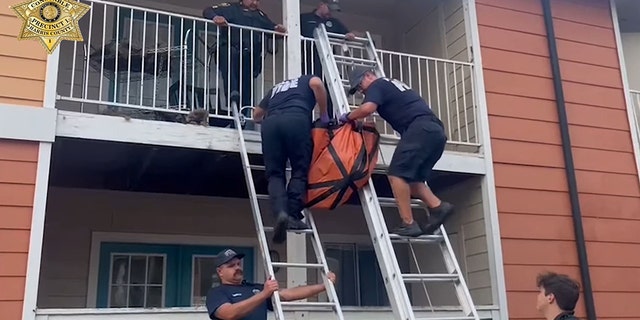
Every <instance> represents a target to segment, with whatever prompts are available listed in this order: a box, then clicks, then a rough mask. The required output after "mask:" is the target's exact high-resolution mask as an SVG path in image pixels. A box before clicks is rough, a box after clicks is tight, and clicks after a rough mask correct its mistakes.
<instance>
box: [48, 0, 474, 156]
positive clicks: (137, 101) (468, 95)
mask: <svg viewBox="0 0 640 320" xmlns="http://www.w3.org/2000/svg"><path fill="white" fill-rule="evenodd" d="M81 1H82V2H85V3H87V4H88V5H90V6H91V10H90V11H89V13H88V14H87V15H88V17H85V18H83V19H82V20H81V29H82V33H83V35H84V36H85V41H84V42H66V43H63V44H62V45H61V53H60V65H59V73H58V85H57V93H58V102H57V105H56V107H57V108H59V109H64V110H70V111H78V112H86V113H99V114H112V115H122V116H125V117H132V118H142V119H151V120H161V121H175V122H189V123H194V122H195V123H198V121H193V119H192V118H191V116H188V115H189V114H190V113H191V112H192V111H193V110H195V109H200V110H207V112H206V113H204V112H203V113H201V116H202V119H204V121H203V122H201V123H200V124H206V125H216V126H227V125H230V124H231V123H232V113H231V110H230V109H229V106H228V105H229V103H228V102H229V98H230V96H231V92H233V91H234V90H238V91H239V92H240V97H239V98H238V100H239V102H240V105H241V106H252V105H255V104H257V103H258V102H259V101H260V99H261V98H262V97H263V95H264V94H265V93H266V92H267V91H268V90H269V89H270V88H271V87H272V85H274V84H276V83H278V82H280V81H282V80H284V79H285V76H286V74H287V72H286V71H287V56H286V53H285V51H286V50H285V49H286V46H287V41H288V37H287V35H284V34H279V33H276V32H274V31H267V30H261V29H256V28H249V27H244V26H237V25H231V26H230V27H218V26H216V25H215V24H213V23H212V22H211V21H209V20H207V19H204V18H200V17H193V16H187V15H181V14H176V13H171V12H166V11H160V10H154V9H147V8H142V7H136V6H131V5H126V4H120V3H113V2H109V1H104V0H81ZM229 38H230V39H231V41H230V42H231V43H232V44H234V43H235V44H236V45H235V46H234V45H232V46H229V45H227V44H226V43H228V42H229V41H227V39H229ZM249 39H252V41H249ZM241 43H243V44H244V45H240V44H241ZM345 45H346V44H345V42H344V41H337V42H336V43H334V46H335V50H338V51H339V50H347V51H348V54H350V55H351V56H354V57H360V58H364V57H365V56H364V52H362V50H361V49H359V48H356V47H355V46H348V45H346V47H345ZM232 50H239V51H241V53H238V52H237V51H236V52H232ZM311 50H315V43H314V42H313V39H303V41H302V52H301V54H302V61H303V62H302V70H303V72H304V73H311V72H312V71H313V70H314V69H317V68H319V67H320V66H319V65H317V63H316V62H314V60H313V59H306V58H305V57H310V56H311V52H310V51H311ZM338 51H336V52H338ZM234 53H235V54H234ZM377 54H378V57H379V59H380V61H381V63H382V64H383V67H384V70H385V72H386V75H387V76H389V77H395V78H397V79H400V80H402V81H404V82H405V83H407V84H408V85H410V86H411V87H412V88H413V89H414V90H417V91H418V92H419V93H420V94H421V95H422V96H423V97H424V98H425V100H427V101H428V103H429V105H430V106H431V107H432V109H433V110H434V112H435V113H436V114H437V115H438V116H439V117H440V118H441V119H442V121H443V122H444V124H445V127H446V130H447V136H448V137H449V143H450V144H456V145H469V146H478V145H479V140H478V132H477V126H476V111H477V109H476V105H477V104H476V102H475V99H476V98H475V92H474V84H473V81H472V79H473V78H472V73H473V68H474V66H473V64H471V63H464V62H458V61H452V60H443V59H437V58H430V57H425V56H419V55H412V54H406V53H398V52H393V51H387V50H378V52H377ZM342 72H343V74H344V75H345V76H346V75H347V74H348V70H347V68H346V67H343V69H342ZM229 84H230V85H229ZM361 99H362V97H361V96H358V95H356V96H354V97H352V98H351V101H352V106H353V107H355V106H356V105H357V104H358V102H359V101H360V100H361ZM247 115H248V114H247ZM371 120H372V121H374V122H376V124H377V126H378V129H379V130H380V132H381V134H383V136H386V137H388V138H395V137H396V134H395V133H394V132H393V130H392V129H391V127H390V126H389V125H388V124H386V123H385V122H384V121H382V119H380V118H379V117H378V116H373V117H372V118H371Z"/></svg>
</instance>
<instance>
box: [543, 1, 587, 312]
mask: <svg viewBox="0 0 640 320" xmlns="http://www.w3.org/2000/svg"><path fill="white" fill-rule="evenodd" d="M541 1H542V9H543V14H544V25H545V28H546V30H547V39H548V42H549V57H550V60H551V71H552V74H553V87H554V90H555V94H556V105H557V109H558V121H559V122H560V135H561V138H562V153H563V155H564V162H565V171H566V175H567V183H568V185H569V199H570V201H571V216H572V217H573V228H574V233H575V236H576V246H577V249H578V262H579V264H580V276H581V278H582V287H583V291H584V302H585V305H586V309H587V319H589V320H596V319H597V318H596V308H595V304H594V301H593V290H592V288H591V276H590V275H589V261H588V259H587V246H586V244H585V238H584V229H583V227H582V213H581V211H580V201H579V198H578V184H577V182H576V171H575V167H574V165H573V152H572V151H571V137H570V135H569V122H568V121H567V110H566V106H565V101H564V91H563V89H562V76H561V74H560V62H559V60H558V59H559V58H558V48H557V46H556V35H555V31H554V28H553V16H552V15H551V0H541Z"/></svg>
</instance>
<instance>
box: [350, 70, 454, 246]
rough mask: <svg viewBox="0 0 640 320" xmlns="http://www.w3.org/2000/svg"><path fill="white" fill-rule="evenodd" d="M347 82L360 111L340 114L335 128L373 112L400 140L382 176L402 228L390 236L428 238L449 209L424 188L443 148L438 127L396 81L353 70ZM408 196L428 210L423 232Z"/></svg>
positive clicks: (412, 93) (434, 118) (424, 106)
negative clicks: (359, 99)
mask: <svg viewBox="0 0 640 320" xmlns="http://www.w3.org/2000/svg"><path fill="white" fill-rule="evenodd" d="M349 82H350V88H349V94H354V93H356V91H360V92H362V93H364V94H365V96H364V101H362V104H361V105H360V107H359V108H357V109H355V110H353V111H351V112H346V113H343V114H342V116H340V122H343V123H344V122H349V121H353V120H358V119H362V118H365V117H368V116H369V115H371V114H372V113H374V112H376V111H377V112H378V114H379V115H380V117H382V118H383V119H384V120H385V121H387V122H388V123H389V124H390V125H391V127H393V129H394V130H395V131H397V132H399V133H400V135H401V138H400V141H399V142H398V145H397V146H396V150H395V151H394V153H393V158H392V159H391V164H389V169H388V170H387V176H388V178H389V183H390V184H391V189H392V190H393V195H394V196H395V198H396V203H397V205H398V211H399V213H400V217H401V218H402V225H401V226H400V227H399V228H397V229H395V230H393V231H391V233H393V234H397V235H399V236H407V237H417V236H419V235H421V234H422V233H423V232H424V233H433V232H434V231H436V230H438V228H440V225H442V223H443V222H444V221H445V220H446V219H447V218H448V217H449V215H450V214H451V213H452V212H453V206H452V205H451V204H450V203H448V202H444V201H441V200H440V199H439V198H438V197H436V195H434V194H433V192H432V191H431V188H429V186H428V185H427V183H426V181H427V179H428V178H429V175H430V174H431V171H432V170H433V166H434V165H435V164H436V162H438V160H440V157H441V156H442V153H443V152H444V147H445V144H446V143H447V137H446V135H445V133H444V125H443V124H442V121H440V119H438V117H437V116H436V115H435V114H434V113H433V111H431V108H429V105H427V103H426V101H424V99H422V97H420V96H419V95H418V94H417V93H416V92H415V91H413V90H412V89H411V88H410V87H409V86H407V85H406V84H405V83H403V82H401V81H400V80H397V79H389V78H379V77H378V76H377V75H376V74H375V72H374V71H373V69H372V68H367V67H356V68H354V69H353V71H352V72H351V75H350V76H349ZM412 195H413V196H415V197H418V198H419V199H420V200H422V202H424V203H425V204H426V205H427V206H428V207H429V213H430V215H429V222H428V223H427V225H426V226H425V227H424V230H422V229H421V228H420V226H419V225H418V223H417V222H416V221H415V220H414V219H413V214H412V212H411V206H410V204H411V196H412Z"/></svg>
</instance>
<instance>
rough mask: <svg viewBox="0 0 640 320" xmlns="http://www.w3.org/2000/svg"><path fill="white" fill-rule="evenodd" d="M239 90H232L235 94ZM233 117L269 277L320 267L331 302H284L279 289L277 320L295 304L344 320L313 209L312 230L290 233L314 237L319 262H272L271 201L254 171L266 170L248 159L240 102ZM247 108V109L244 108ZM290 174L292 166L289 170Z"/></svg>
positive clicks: (308, 218) (309, 217)
mask: <svg viewBox="0 0 640 320" xmlns="http://www.w3.org/2000/svg"><path fill="white" fill-rule="evenodd" d="M234 94H237V93H235V92H234V93H232V95H234ZM231 107H232V112H233V118H234V123H235V127H236V129H237V130H238V137H239V147H240V157H241V159H242V168H243V170H244V176H245V181H246V183H247V191H248V194H249V200H250V202H251V211H252V212H253V219H254V222H255V227H256V234H257V235H258V242H259V243H260V253H261V254H262V257H263V262H264V268H265V270H266V271H267V272H268V275H269V278H271V279H275V272H274V271H273V268H274V267H281V268H302V269H317V270H320V271H321V272H322V279H323V283H324V286H325V292H326V294H327V297H328V299H329V302H289V301H281V299H280V295H279V294H278V292H277V291H276V292H274V293H273V297H272V301H273V310H274V313H275V316H276V319H277V320H284V319H285V317H284V309H283V307H294V308H295V309H294V310H292V311H310V309H325V310H326V309H331V310H332V311H333V313H334V315H335V319H338V320H344V316H343V314H342V307H341V306H340V301H339V299H338V294H337V292H336V289H335V286H334V285H333V283H332V282H331V280H329V278H327V274H328V273H329V271H330V270H329V265H328V263H327V259H326V257H325V255H324V250H323V248H322V242H321V241H320V237H319V235H318V230H317V229H316V224H315V221H314V219H313V216H312V214H311V211H309V210H306V209H305V210H304V212H303V213H304V215H305V217H306V222H307V225H309V227H310V229H306V230H290V231H288V232H294V233H298V234H307V235H309V236H310V237H311V238H312V244H313V249H314V251H315V255H316V261H317V262H318V263H289V262H273V261H271V255H270V254H269V243H268V241H267V237H266V233H267V232H273V230H274V228H273V227H265V226H264V223H263V221H262V214H261V211H260V204H259V202H258V200H268V199H269V196H268V195H261V194H257V192H256V188H255V184H254V182H253V172H252V170H263V171H264V169H265V167H264V166H263V165H252V164H251V162H250V160H249V153H248V151H247V144H246V141H245V138H244V132H243V127H244V124H245V118H244V116H243V115H242V112H241V111H240V110H238V105H237V103H236V102H235V101H234V102H232V103H231ZM243 109H244V108H243ZM287 171H288V174H287V178H288V176H289V169H287Z"/></svg>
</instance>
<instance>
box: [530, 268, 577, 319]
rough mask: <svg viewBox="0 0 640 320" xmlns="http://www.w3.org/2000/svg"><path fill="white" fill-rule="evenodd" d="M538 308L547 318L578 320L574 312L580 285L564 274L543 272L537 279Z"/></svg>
mask: <svg viewBox="0 0 640 320" xmlns="http://www.w3.org/2000/svg"><path fill="white" fill-rule="evenodd" d="M536 284H537V286H538V299H537V302H536V309H537V310H538V312H540V314H542V315H543V316H544V317H545V319H547V320H577V319H578V318H576V317H575V316H574V315H573V314H574V312H575V311H574V309H575V308H576V303H577V302H578V298H579V297H580V285H579V284H578V282H577V281H575V280H573V279H571V278H569V276H567V275H564V274H557V273H554V272H548V273H542V274H539V275H538V278H537V279H536Z"/></svg>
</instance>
